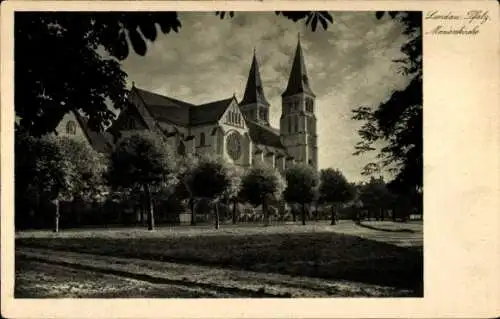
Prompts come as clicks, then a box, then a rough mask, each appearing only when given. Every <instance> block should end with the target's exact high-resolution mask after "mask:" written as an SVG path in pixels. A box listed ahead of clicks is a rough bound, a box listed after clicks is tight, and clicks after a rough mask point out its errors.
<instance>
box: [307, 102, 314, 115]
mask: <svg viewBox="0 0 500 319" xmlns="http://www.w3.org/2000/svg"><path fill="white" fill-rule="evenodd" d="M306 111H307V112H309V113H313V101H312V100H311V99H307V100H306Z"/></svg>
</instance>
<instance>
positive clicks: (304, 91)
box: [280, 38, 318, 169]
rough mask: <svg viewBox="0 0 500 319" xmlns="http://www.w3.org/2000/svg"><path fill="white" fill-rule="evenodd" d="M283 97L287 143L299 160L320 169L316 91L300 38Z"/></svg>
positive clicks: (282, 129) (282, 124)
mask: <svg viewBox="0 0 500 319" xmlns="http://www.w3.org/2000/svg"><path fill="white" fill-rule="evenodd" d="M281 98H282V110H281V118H280V135H281V139H282V142H283V145H284V146H285V147H286V148H287V151H288V153H289V154H290V155H291V156H293V157H294V158H295V160H296V162H298V163H304V164H309V165H311V166H313V167H314V168H315V169H318V141H317V132H316V116H315V107H316V106H315V99H316V95H315V94H314V93H313V91H312V90H311V87H310V86H309V78H308V76H307V71H306V66H305V63H304V55H303V53H302V47H301V45H300V38H299V40H298V43H297V49H296V51H295V57H294V59H293V64H292V70H291V71H290V78H289V79H288V85H287V87H286V90H285V92H283V94H282V95H281Z"/></svg>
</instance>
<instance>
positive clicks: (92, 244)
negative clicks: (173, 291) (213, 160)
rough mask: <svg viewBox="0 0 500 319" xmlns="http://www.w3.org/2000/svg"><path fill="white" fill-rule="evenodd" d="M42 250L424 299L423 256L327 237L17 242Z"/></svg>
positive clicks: (344, 237) (357, 239)
mask: <svg viewBox="0 0 500 319" xmlns="http://www.w3.org/2000/svg"><path fill="white" fill-rule="evenodd" d="M16 245H17V247H23V246H27V247H43V248H49V249H55V250H64V251H72V252H84V253H92V254H99V255H106V256H115V257H125V258H138V259H145V260H156V261H169V262H176V263H185V264H198V265H207V266H217V267H227V268H232V269H245V270H251V271H258V272H268V273H281V274H288V275H294V276H309V277H320V278H328V279H337V280H349V281H356V282H363V283H369V284H377V285H384V286H393V287H397V288H404V289H412V290H413V291H415V296H422V294H423V283H422V282H423V251H422V249H421V247H420V248H403V247H397V246H393V245H390V244H386V243H382V242H377V241H372V240H368V239H363V238H360V237H356V236H350V235H344V234H338V233H331V232H316V233H291V234H258V235H255V234H251V235H241V236H209V237H207V236H192V237H188V236H179V237H164V238H144V237H142V238H141V237H132V238H99V237H92V238H18V239H16Z"/></svg>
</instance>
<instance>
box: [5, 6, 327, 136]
mask: <svg viewBox="0 0 500 319" xmlns="http://www.w3.org/2000/svg"><path fill="white" fill-rule="evenodd" d="M218 14H219V15H220V16H221V17H222V18H223V17H224V13H218ZM278 14H279V15H283V16H285V17H286V18H288V19H292V20H293V21H299V20H303V19H305V20H306V24H308V25H309V24H310V25H311V28H312V29H313V30H315V29H316V25H317V24H318V22H319V23H321V25H323V27H324V28H326V26H327V24H328V23H327V22H331V21H332V18H331V16H330V15H329V14H328V12H326V11H325V12H323V11H320V12H281V13H278ZM229 15H230V16H234V13H230V14H229ZM181 26H182V24H181V20H180V18H179V15H178V13H177V12H79V13H71V14H69V13H67V12H43V13H42V12H17V13H16V14H15V35H14V39H15V40H14V41H15V43H14V47H15V48H14V55H15V60H16V61H19V63H16V64H15V87H16V93H15V111H16V115H17V116H19V117H20V118H21V123H20V124H21V126H22V127H23V128H24V129H26V130H28V131H29V132H30V134H32V135H36V136H41V135H43V134H45V133H48V132H53V131H54V130H55V128H56V126H57V124H58V123H59V122H60V120H61V119H62V117H63V116H64V115H65V114H66V113H68V112H69V111H70V110H74V111H81V112H82V113H83V114H84V115H86V116H87V117H88V118H89V126H90V127H91V128H92V129H94V130H101V129H103V127H105V126H107V125H109V124H110V123H111V121H112V120H113V119H114V116H115V115H114V113H113V112H112V111H111V110H110V108H108V105H107V104H113V105H114V107H116V108H120V107H122V106H124V105H125V104H126V97H127V91H126V87H125V78H126V74H125V73H124V72H123V71H122V70H121V68H120V61H122V60H124V59H126V58H127V57H128V56H129V54H130V52H131V51H134V52H135V53H136V54H138V55H141V56H144V55H145V54H146V52H147V44H148V42H153V41H155V40H156V39H157V38H158V34H159V33H163V34H167V33H171V32H172V31H173V32H179V30H180V28H181Z"/></svg>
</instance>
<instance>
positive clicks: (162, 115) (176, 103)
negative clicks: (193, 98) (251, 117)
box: [132, 87, 235, 126]
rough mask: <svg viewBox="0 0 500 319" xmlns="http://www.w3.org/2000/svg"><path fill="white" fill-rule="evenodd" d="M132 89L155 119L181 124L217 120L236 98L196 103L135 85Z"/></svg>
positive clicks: (199, 123)
mask: <svg viewBox="0 0 500 319" xmlns="http://www.w3.org/2000/svg"><path fill="white" fill-rule="evenodd" d="M132 90H134V91H135V93H136V94H137V95H138V96H139V97H140V98H141V100H142V102H143V103H144V105H145V106H146V108H147V110H148V112H149V113H150V114H151V116H152V117H153V118H154V119H156V120H158V121H164V122H171V123H173V124H175V125H181V126H188V125H201V124H205V123H213V122H216V121H218V120H219V119H220V117H221V116H222V114H224V112H225V111H226V109H227V107H228V106H229V104H230V103H231V102H232V101H233V99H235V98H234V96H233V97H231V98H228V99H224V100H220V101H214V102H210V103H206V104H201V105H194V104H191V103H188V102H184V101H181V100H177V99H173V98H171V97H167V96H163V95H159V94H156V93H153V92H149V91H146V90H143V89H139V88H137V87H133V88H132Z"/></svg>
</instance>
